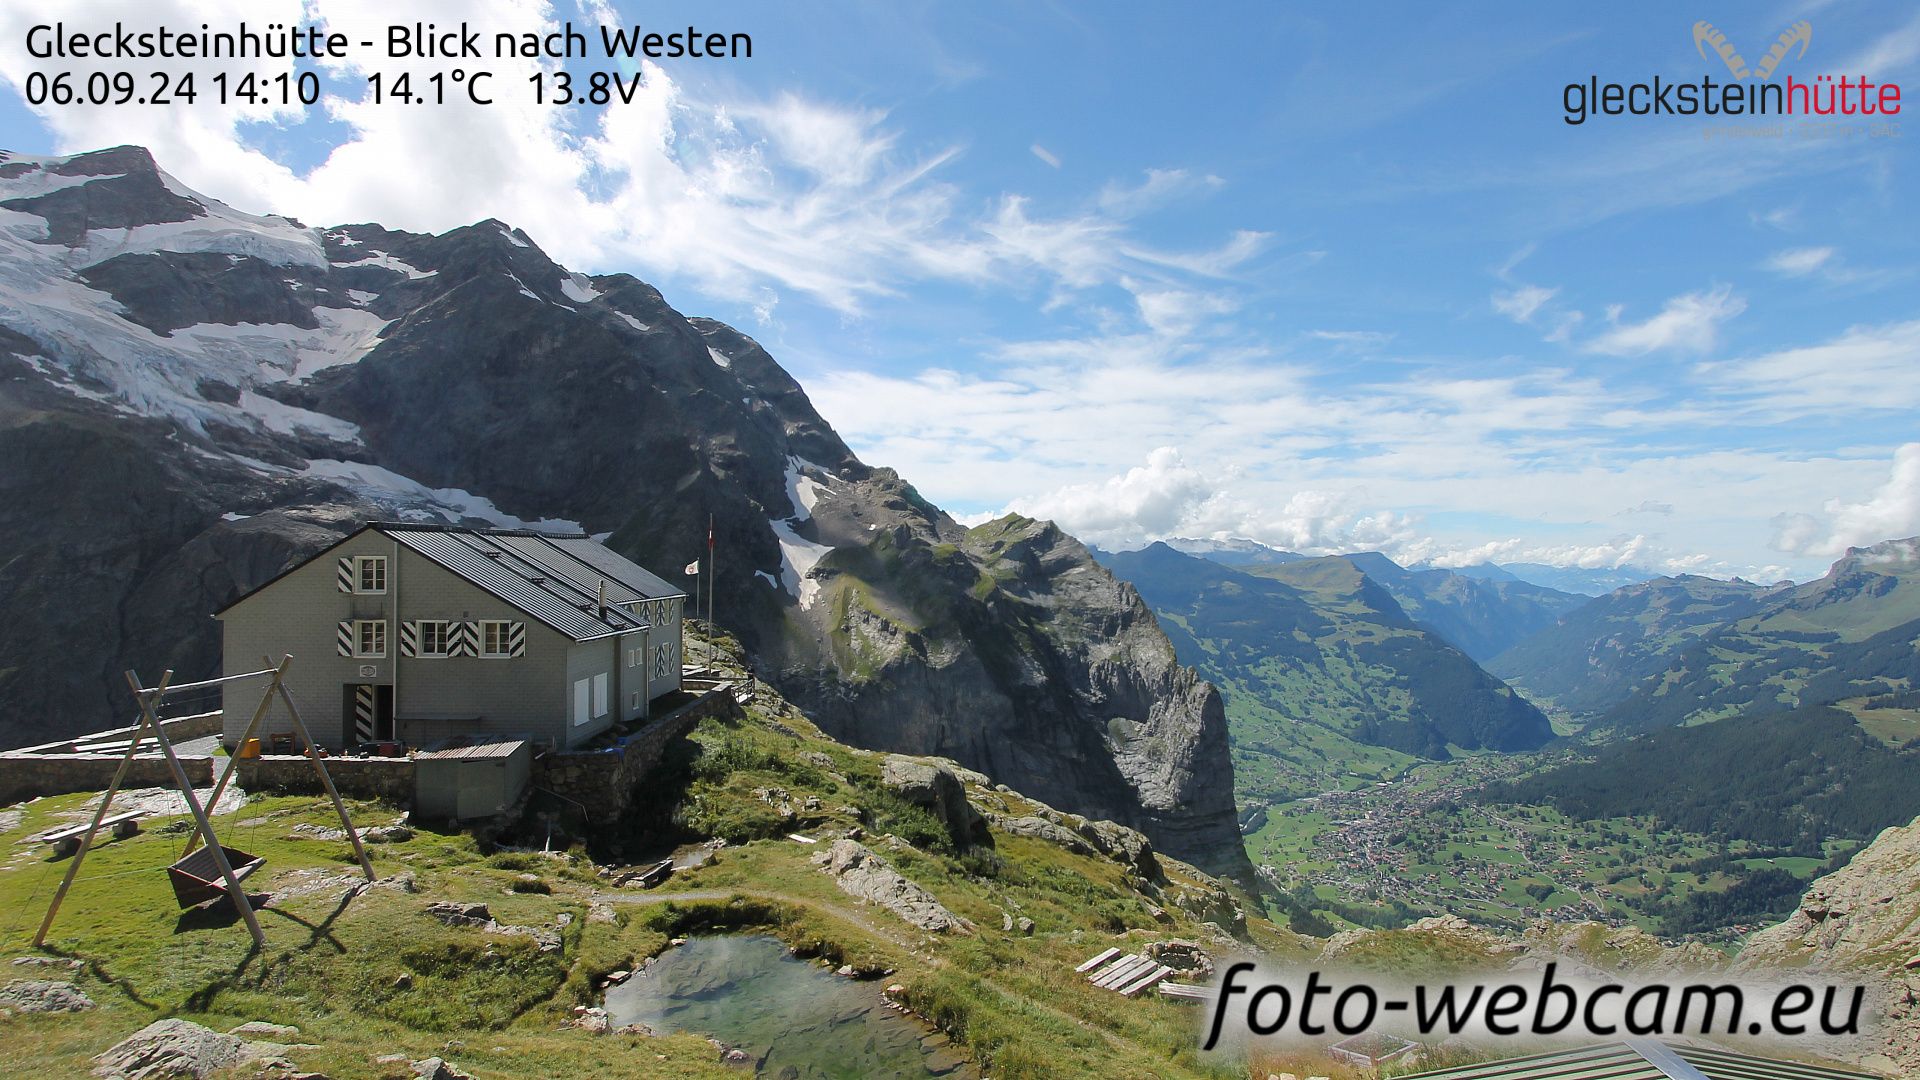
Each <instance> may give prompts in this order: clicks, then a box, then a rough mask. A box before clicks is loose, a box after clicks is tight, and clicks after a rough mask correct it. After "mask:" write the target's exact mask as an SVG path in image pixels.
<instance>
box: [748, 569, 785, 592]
mask: <svg viewBox="0 0 1920 1080" xmlns="http://www.w3.org/2000/svg"><path fill="white" fill-rule="evenodd" d="M753 576H754V577H757V578H759V579H760V580H761V581H764V582H766V583H767V584H769V585H771V586H773V587H774V588H775V589H778V588H779V587H780V579H779V578H776V577H774V576H773V575H772V574H769V573H767V572H766V571H765V570H755V571H754V572H753Z"/></svg>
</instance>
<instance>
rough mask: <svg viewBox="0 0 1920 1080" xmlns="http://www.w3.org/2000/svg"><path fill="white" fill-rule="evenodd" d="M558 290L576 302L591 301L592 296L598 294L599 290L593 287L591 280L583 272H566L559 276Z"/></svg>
mask: <svg viewBox="0 0 1920 1080" xmlns="http://www.w3.org/2000/svg"><path fill="white" fill-rule="evenodd" d="M560 291H561V292H563V293H565V294H566V296H567V299H569V300H571V301H573V302H574V303H576V304H587V303H592V302H593V299H594V297H596V296H599V295H600V290H599V289H596V288H594V287H593V282H592V281H590V280H588V278H587V275H585V274H568V275H567V276H566V277H563V278H561V279H560Z"/></svg>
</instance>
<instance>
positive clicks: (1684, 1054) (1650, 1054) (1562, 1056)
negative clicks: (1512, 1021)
mask: <svg viewBox="0 0 1920 1080" xmlns="http://www.w3.org/2000/svg"><path fill="white" fill-rule="evenodd" d="M1406 1080H1878V1078H1876V1077H1874V1076H1873V1075H1872V1074H1871V1073H1862V1072H1850V1071H1848V1070H1845V1069H1833V1068H1827V1067H1825V1066H1820V1065H1807V1064H1804V1063H1802V1062H1798V1061H1781V1060H1777V1059H1773V1058H1759V1057H1750V1056H1748V1055H1746V1054H1735V1053H1732V1052H1730V1051H1727V1050H1718V1049H1712V1048H1708V1047H1700V1046H1667V1045H1664V1044H1661V1043H1657V1042H1646V1041H1641V1040H1630V1041H1627V1042H1617V1043H1608V1044H1606V1045H1604V1046H1589V1047H1583V1048H1581V1049H1579V1050H1564V1051H1559V1052H1556V1053H1551V1054H1533V1055H1531V1056H1528V1057H1519V1058H1510V1059H1508V1060H1506V1061H1490V1062H1486V1063H1484V1064H1481V1065H1464V1066H1461V1067H1459V1068H1453V1069H1441V1070H1438V1071H1436V1072H1423V1073H1414V1074H1411V1075H1409V1076H1407V1077H1406Z"/></svg>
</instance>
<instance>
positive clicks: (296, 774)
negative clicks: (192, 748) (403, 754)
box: [238, 754, 413, 806]
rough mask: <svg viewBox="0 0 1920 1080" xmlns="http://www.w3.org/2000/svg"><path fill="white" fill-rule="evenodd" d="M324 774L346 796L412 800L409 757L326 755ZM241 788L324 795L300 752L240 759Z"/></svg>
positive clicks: (396, 801)
mask: <svg viewBox="0 0 1920 1080" xmlns="http://www.w3.org/2000/svg"><path fill="white" fill-rule="evenodd" d="M326 763H327V775H328V776H330V777H332V778H333V786H334V787H335V788H336V789H338V790H339V792H340V794H341V795H342V796H343V797H345V798H349V799H381V800H384V801H386V802H390V803H394V804H395V805H399V806H406V805H409V804H411V803H412V802H413V761H412V759H410V758H327V759H326ZM238 779H239V783H240V788H241V790H243V791H248V792H272V793H274V794H276V795H324V794H325V793H326V790H327V789H326V788H324V787H322V786H321V784H320V777H319V775H318V774H317V773H315V772H314V771H313V763H312V762H310V761H308V760H307V759H306V758H305V757H302V756H299V755H287V754H276V755H272V756H265V755H263V756H261V757H257V758H254V759H252V760H247V759H244V758H243V759H241V761H240V768H239V771H238Z"/></svg>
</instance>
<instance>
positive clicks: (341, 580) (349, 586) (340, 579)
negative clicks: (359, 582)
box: [334, 555, 353, 593]
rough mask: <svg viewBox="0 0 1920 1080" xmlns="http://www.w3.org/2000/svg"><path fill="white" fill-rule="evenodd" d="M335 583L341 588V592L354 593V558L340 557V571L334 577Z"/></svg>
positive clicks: (348, 556) (349, 556)
mask: <svg viewBox="0 0 1920 1080" xmlns="http://www.w3.org/2000/svg"><path fill="white" fill-rule="evenodd" d="M334 583H335V584H336V585H338V586H339V587H340V591H341V592H344V593H350V592H352V591H353V556H351V555H342V556H340V569H339V572H338V573H336V574H335V575H334Z"/></svg>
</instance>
